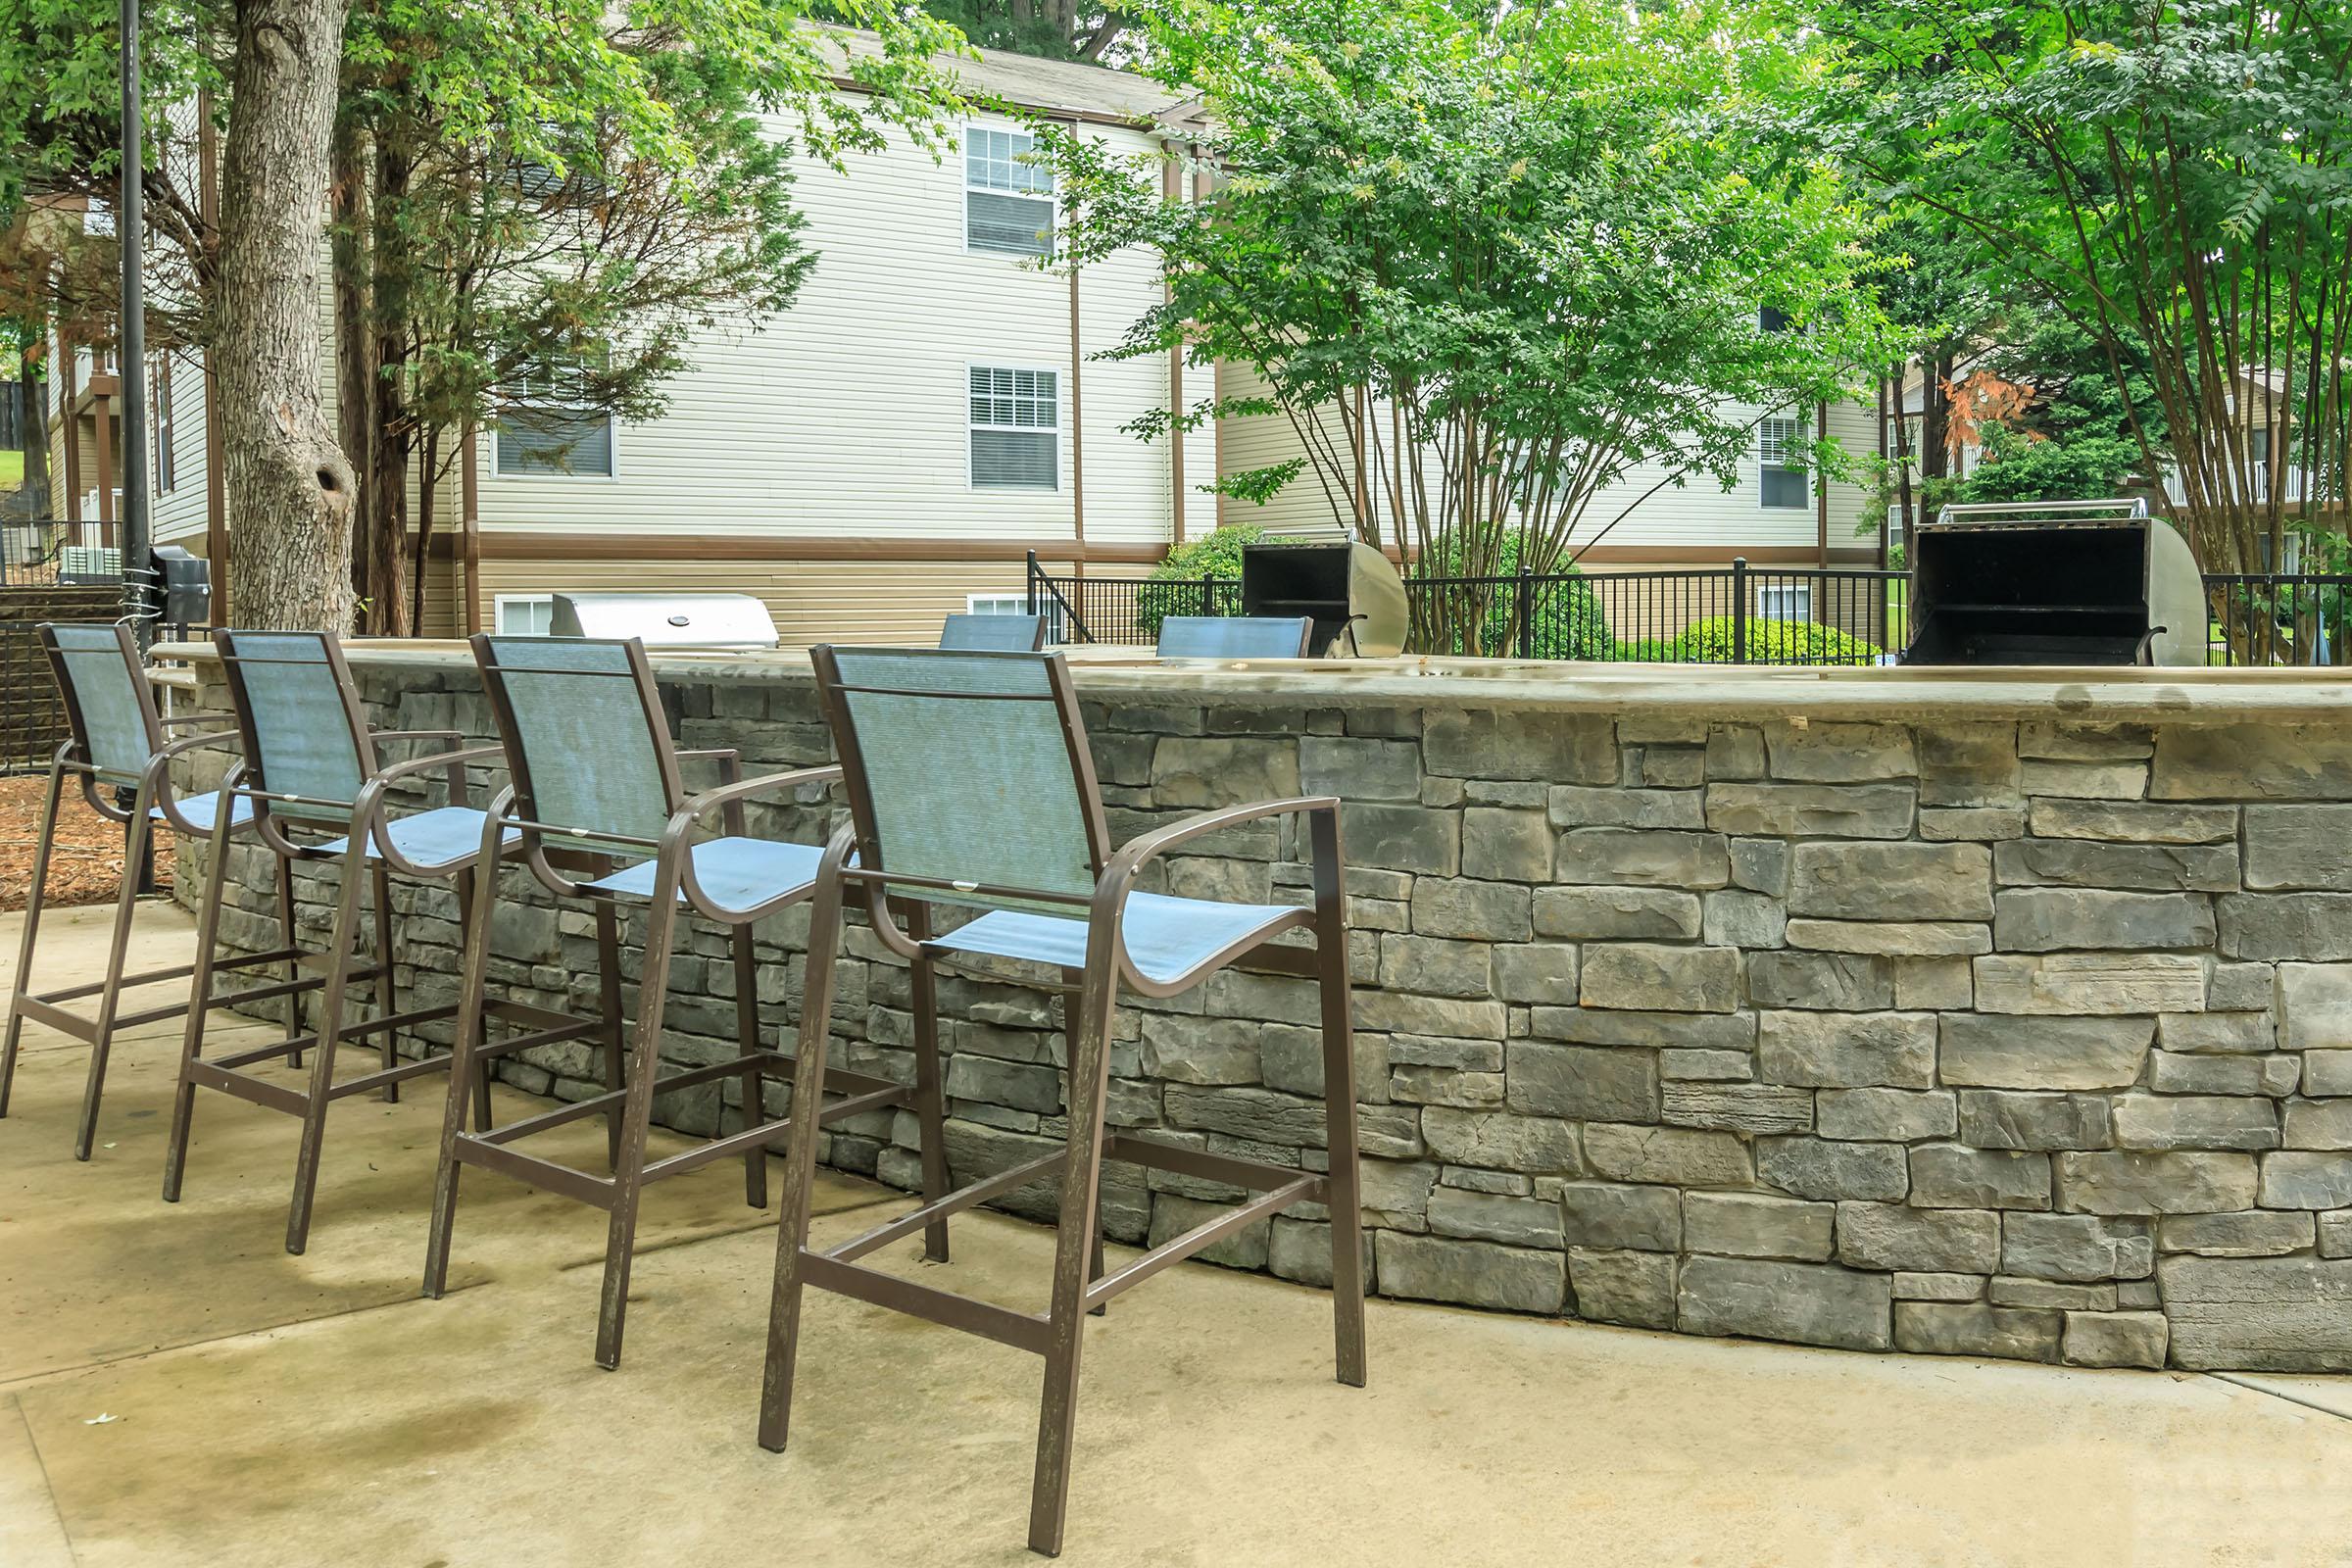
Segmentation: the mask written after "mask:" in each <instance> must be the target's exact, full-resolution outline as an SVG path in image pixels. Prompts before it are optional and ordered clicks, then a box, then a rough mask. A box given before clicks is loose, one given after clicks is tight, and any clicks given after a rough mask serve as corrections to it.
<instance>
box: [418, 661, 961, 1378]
mask: <svg viewBox="0 0 2352 1568" xmlns="http://www.w3.org/2000/svg"><path fill="white" fill-rule="evenodd" d="M473 654H474V659H475V662H477V663H478V664H479V665H480V666H481V672H482V685H483V687H484V689H485V690H486V691H487V692H488V694H489V697H490V705H491V709H492V711H493V712H495V713H496V715H497V718H498V727H499V733H500V734H501V735H503V736H504V737H505V738H506V743H507V755H508V758H509V759H510V765H511V768H512V776H513V778H514V785H513V788H512V789H510V790H509V791H508V792H506V793H505V794H502V795H501V796H500V797H499V799H498V800H497V802H496V803H494V804H493V806H492V807H491V809H490V813H489V816H488V817H487V818H486V819H485V820H484V822H483V823H482V826H481V829H480V832H481V843H482V846H483V848H484V850H485V852H486V851H487V850H488V848H489V846H490V844H491V842H492V836H493V835H494V834H502V833H503V834H515V835H518V836H519V838H520V842H521V858H522V860H523V863H524V864H526V865H527V866H529V868H530V870H531V874H532V875H533V876H534V877H536V878H537V879H538V881H539V883H540V885H541V886H543V887H545V888H547V889H548V890H549V891H551V892H553V893H555V894H556V895H558V896H559V897H562V898H567V899H583V900H586V901H587V902H588V903H589V904H590V905H591V907H593V908H594V910H595V915H596V948H597V967H598V980H599V985H600V990H601V995H602V999H603V1017H602V1018H601V1019H600V1021H599V1022H600V1029H601V1032H602V1038H603V1040H604V1041H605V1045H606V1084H607V1089H606V1092H605V1093H604V1094H601V1095H596V1096H591V1097H590V1098H588V1099H585V1100H580V1101H576V1102H573V1103H569V1104H565V1105H561V1106H559V1107H557V1108H556V1109H554V1110H550V1111H545V1112H542V1113H541V1114H539V1115H535V1116H531V1117H527V1118H525V1119H524V1120H521V1121H516V1122H510V1123H509V1124H508V1125H506V1126H504V1127H501V1128H499V1129H497V1130H496V1131H495V1132H490V1131H483V1132H476V1133H471V1134H468V1133H467V1132H466V1130H465V1124H466V1096H467V1094H468V1093H469V1092H471V1084H472V1079H471V1075H470V1074H468V1073H467V1072H466V1071H464V1070H460V1071H458V1072H455V1073H453V1074H451V1077H450V1089H449V1104H448V1108H447V1111H446V1114H445V1115H444V1117H443V1121H442V1131H441V1165H440V1173H439V1177H438V1179H437V1181H436V1183H435V1186H434V1192H433V1221H432V1235H431V1241H430V1244H429V1247H428V1250H427V1254H426V1260H425V1270H424V1294H425V1295H427V1296H434V1297H437V1296H439V1295H441V1293H442V1291H443V1290H444V1289H445V1287H446V1285H447V1283H448V1275H449V1248H450V1234H451V1229H452V1225H453V1222H454V1220H455V1217H456V1212H457V1202H458V1175H459V1171H460V1168H461V1167H462V1166H466V1165H473V1166H478V1167H480V1168H481V1169H484V1170H491V1171H497V1172H499V1173H501V1174H502V1175H507V1176H512V1177H515V1178H516V1179H517V1180H520V1181H524V1182H527V1183H529V1184H530V1185H532V1186H534V1187H537V1188H540V1189H542V1190H544V1191H547V1192H552V1193H558V1194H561V1195H562V1196H564V1197H565V1198H570V1199H574V1200H576V1201H580V1202H583V1203H587V1204H589V1205H591V1206H592V1207H596V1208H601V1209H603V1210H605V1211H606V1213H607V1214H608V1215H609V1216H610V1221H609V1225H608V1230H607V1239H606V1247H605V1280H604V1293H603V1298H602V1301H601V1304H600V1306H599V1308H598V1312H597V1330H596V1359H597V1363H598V1364H599V1365H600V1366H605V1367H614V1366H617V1365H618V1364H619V1362H620V1345H621V1331H622V1328H623V1326H624V1323H625V1319H626V1315H627V1311H628V1293H629V1266H630V1262H631V1258H632V1256H633V1253H634V1251H635V1248H636V1232H637V1210H638V1202H639V1199H640V1197H641V1196H642V1194H643V1193H644V1190H645V1188H646V1186H647V1185H648V1184H650V1183H652V1182H657V1181H660V1180H662V1178H663V1177H666V1176H678V1175H683V1174H685V1173H686V1172H687V1171H690V1170H697V1169H700V1168H701V1167H702V1166H704V1165H708V1164H710V1163H711V1162H712V1161H713V1160H718V1159H723V1158H725V1157H727V1156H728V1155H731V1154H740V1155H741V1156H742V1157H743V1162H744V1199H745V1201H747V1202H748V1203H750V1204H751V1205H752V1206H753V1207H755V1208H764V1207H765V1206H766V1205H767V1156H766V1151H767V1149H768V1148H769V1147H770V1146H771V1145H774V1144H777V1143H780V1142H781V1141H782V1140H783V1137H784V1134H785V1131H786V1129H787V1128H788V1127H790V1126H793V1125H797V1124H806V1125H808V1126H809V1127H811V1128H813V1127H815V1126H817V1125H818V1124H819V1122H820V1121H821V1122H824V1123H833V1122H838V1121H841V1120H843V1119H844V1118H847V1117H850V1116H856V1115H858V1114H860V1113H861V1112H865V1111H869V1110H879V1109H882V1108H885V1107H900V1106H905V1107H909V1108H912V1109H913V1110H914V1111H915V1112H916V1115H917V1117H918V1119H919V1121H920V1123H921V1126H922V1129H923V1140H924V1170H925V1172H926V1174H929V1173H932V1172H933V1171H935V1170H936V1172H937V1174H938V1176H939V1179H940V1181H941V1182H942V1184H943V1186H942V1188H941V1191H944V1182H945V1177H946V1160H945V1155H944V1153H942V1152H940V1151H941V1150H942V1148H943V1146H942V1145H941V1143H940V1119H941V1111H940V1098H939V1060H938V1052H937V1047H936V1043H935V1042H934V1041H931V1040H929V1039H927V1038H926V1039H925V1040H923V1041H920V1042H918V1043H917V1048H916V1062H917V1066H916V1082H915V1084H914V1085H913V1087H912V1088H911V1089H909V1088H907V1087H904V1086H902V1085H900V1084H898V1083H895V1082H893V1081H891V1080H890V1079H887V1078H878V1077H873V1076H869V1075H867V1074H864V1073H856V1072H846V1071H840V1070H836V1071H832V1072H825V1071H823V1070H822V1069H821V1067H820V1068H819V1069H818V1075H817V1076H816V1077H813V1078H812V1077H808V1076H802V1077H800V1078H798V1080H797V1083H799V1084H808V1083H822V1084H823V1086H824V1088H825V1090H826V1091H827V1092H830V1093H837V1094H841V1095H843V1096H845V1097H846V1098H845V1099H843V1100H841V1101H840V1102H838V1103H834V1104H831V1105H827V1106H825V1107H824V1108H823V1110H822V1111H821V1113H819V1114H818V1115H815V1116H799V1115H797V1114H796V1116H794V1117H793V1118H790V1119H782V1118H779V1119H776V1120H769V1119H767V1117H766V1114H765V1111H764V1108H763V1099H764V1096H763V1081H764V1080H765V1079H768V1078H774V1079H778V1080H781V1081H785V1082H795V1069H794V1064H793V1060H792V1058H791V1057H790V1056H787V1055H785V1054H783V1053H781V1052H778V1051H772V1050H764V1049H762V1048H761V1047H760V1040H759V1031H760V1013H759V1000H758V995H757V976H756V973H755V970H754V965H753V953H752V926H753V924H754V922H756V921H758V920H760V919H763V918H765V917H766V916H768V915H770V914H773V913H775V912H777V911H778V910H781V909H784V908H787V907H791V906H793V905H795V904H799V903H801V902H802V901H803V900H805V899H807V898H808V897H809V889H810V886H811V883H812V881H813V878H814V876H815V873H816V863H817V860H818V858H819V857H820V852H819V851H818V850H817V849H816V848H815V847H814V846H813V845H807V844H791V843H782V842H777V841H774V840H770V839H760V838H752V837H749V836H747V835H746V833H745V830H744V809H743V808H744V803H745V802H746V801H750V800H754V799H757V798H759V797H761V796H773V795H779V794H786V793H789V792H791V791H793V790H797V789H800V788H801V787H803V786H805V785H812V784H829V783H831V782H833V781H834V780H835V779H838V778H839V777H840V776H841V770H840V769H839V768H834V767H811V768H802V769H799V770H797V771H794V772H789V773H777V774H771V775H769V776H768V777H765V778H756V779H745V778H744V777H743V776H742V762H741V759H740V758H739V757H738V755H737V754H736V753H735V752H734V751H732V750H729V749H715V750H708V751H688V752H680V751H677V750H675V749H673V748H672V746H671V745H670V739H669V725H668V721H667V719H666V718H665V717H664V715H663V713H662V700H661V694H660V692H659V691H658V689H657V688H656V686H655V684H654V676H653V670H652V667H651V666H650V665H649V664H648V663H647V662H646V657H645V648H644V645H643V644H642V643H640V642H638V641H637V640H636V639H634V638H631V639H629V640H627V641H625V642H620V641H600V640H592V639H585V638H573V637H564V638H547V637H493V636H488V635H479V636H476V637H475V638H474V639H473ZM684 759H703V760H711V761H714V762H715V763H716V764H717V767H718V770H719V777H720V780H721V782H720V784H719V787H718V788H716V789H712V790H708V791H705V792H704V793H702V794H700V795H693V796H689V795H688V794H687V793H686V791H685V788H684V786H683V784H682V783H681V781H680V776H679V770H678V763H679V761H680V760H684ZM713 816H715V817H716V818H717V821H718V826H719V830H720V835H721V836H719V837H716V838H711V839H705V840H703V841H702V842H699V843H698V842H696V839H697V837H698V836H699V835H700V833H701V832H702V831H703V830H704V829H706V828H707V827H708V826H709V825H710V823H711V818H712V817H713ZM567 872H570V873H573V874H566V873H567ZM495 892H496V890H495V887H494V886H493V883H492V879H490V878H487V877H485V878H483V879H482V882H481V884H480V885H479V886H478V887H477V888H476V889H475V891H474V898H475V901H476V902H475V905H474V909H473V915H472V923H473V929H474V930H476V931H484V930H487V929H488V926H489V919H490V911H491V908H492V907H493V901H494V897H495ZM624 903H627V904H636V903H643V904H646V905H647V906H648V908H647V912H646V932H645V965H644V970H643V973H642V974H641V976H640V977H639V986H638V1001H637V1018H636V1037H635V1041H634V1046H633V1050H632V1051H631V1053H630V1057H629V1067H628V1073H627V1077H626V1081H625V1084H624V1081H623V1078H622V1075H621V1071H620V1064H621V1031H622V1028H623V1019H622V1015H621V992H620V965H619V957H620V936H619V924H620V906H621V905H622V904H624ZM681 913H687V914H693V915H696V916H699V917H701V918H703V919H707V920H711V921H715V922H716V923H718V924H719V925H722V926H725V927H727V928H728V929H729V931H730V933H731V945H732V947H733V950H734V961H735V1009H736V1023H737V1029H738V1036H739V1040H738V1047H739V1049H738V1054H737V1055H736V1056H735V1057H734V1058H733V1059H731V1060H728V1061H722V1062H715V1063H711V1064H709V1065H705V1066H699V1067H693V1068H689V1069H686V1070H684V1071H678V1072H671V1073H666V1074H665V1073H663V1072H662V1070H661V1065H662V1012H663V1009H664V1006H665V1004H666V1001H667V997H666V993H667V990H668V981H669V965H670V945H671V941H672V938H673V936H674V935H675V932H676V928H677V924H678V917H679V915H680V914H681ZM486 965H487V955H486V951H485V945H484V944H483V943H481V942H479V941H476V942H473V943H471V944H469V945H468V947H467V948H466V976H465V980H464V983H463V987H462V989H461V991H460V993H459V995H460V1002H461V1006H462V1007H463V1009H464V1010H463V1011H462V1012H461V1014H460V1017H459V1024H458V1044H457V1050H458V1054H459V1055H460V1057H461V1058H470V1056H471V1055H472V1054H474V1053H476V1052H478V1051H481V1050H482V1049H484V1048H483V1046H482V1044H481V1042H482V1028H481V1013H482V1011H483V1002H482V996H483V986H484V983H485V979H486ZM729 1078H733V1079H735V1080H737V1081H738V1083H739V1084H740V1085H741V1093H742V1097H743V1126H742V1127H741V1128H740V1129H739V1130H737V1131H735V1132H733V1133H722V1134H721V1135H720V1136H716V1137H713V1138H711V1139H710V1140H709V1141H707V1142H705V1143H703V1144H701V1145H699V1146H697V1147H695V1148H693V1149H689V1150H687V1151H685V1152H680V1153H675V1154H669V1155H666V1156H664V1157H662V1158H661V1159H655V1160H650V1161H649V1160H648V1159H647V1158H646V1147H645V1146H646V1136H647V1131H648V1129H649V1127H650V1126H651V1124H652V1120H653V1107H654V1102H655V1101H656V1100H658V1099H660V1098H661V1097H662V1095H664V1094H667V1093H670V1092H672V1091H675V1090H679V1089H687V1088H691V1087H693V1086H695V1085H698V1084H705V1083H713V1082H722V1081H724V1080H726V1079H729ZM803 1107H804V1102H803V1101H802V1099H801V1098H800V1096H799V1094H798V1093H797V1089H796V1093H795V1095H794V1099H793V1106H792V1108H793V1110H794V1111H795V1112H796V1113H797V1112H799V1111H800V1110H801V1109H802V1108H803ZM599 1113H601V1114H603V1115H604V1117H605V1118H606V1157H607V1161H608V1164H609V1173H608V1174H605V1175H598V1174H595V1173H592V1172H590V1171H584V1170H581V1169H579V1168H577V1167H576V1166H572V1165H567V1164H564V1163H562V1162H560V1161H558V1160H555V1159H551V1158H548V1157H545V1156H543V1155H539V1154H534V1153H528V1152H524V1151H522V1150H521V1149H519V1148H517V1147H516V1145H517V1144H519V1143H520V1142H521V1141H522V1140H523V1139H526V1138H528V1137H530V1136H531V1135H533V1134H534V1133H540V1132H545V1131H547V1130H548V1129H550V1128H555V1127H561V1126H564V1124H566V1123H569V1122H574V1121H578V1120H581V1119H583V1118H585V1117H589V1116H594V1115H597V1114H599ZM933 1196H936V1195H935V1194H934V1195H933ZM943 1240H944V1238H943Z"/></svg>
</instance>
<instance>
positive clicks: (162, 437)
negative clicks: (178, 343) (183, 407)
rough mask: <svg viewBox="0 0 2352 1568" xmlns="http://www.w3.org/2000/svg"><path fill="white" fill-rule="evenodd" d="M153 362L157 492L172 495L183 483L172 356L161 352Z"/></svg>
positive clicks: (160, 494)
mask: <svg viewBox="0 0 2352 1568" xmlns="http://www.w3.org/2000/svg"><path fill="white" fill-rule="evenodd" d="M150 365H151V368H150V370H149V372H148V382H149V384H150V385H151V386H153V387H154V389H155V390H154V394H153V396H154V399H155V493H156V494H157V495H159V496H168V495H170V494H171V493H172V490H173V488H174V487H175V486H177V484H178V483H179V477H178V475H177V474H176V473H175V472H174V471H173V470H174V469H175V468H176V466H177V465H176V464H175V463H173V461H172V444H173V443H172V360H171V357H170V356H169V355H163V354H159V355H157V356H156V357H155V359H154V360H153V361H151V362H150Z"/></svg>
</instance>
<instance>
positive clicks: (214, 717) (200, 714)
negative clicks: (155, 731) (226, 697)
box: [162, 708, 237, 729]
mask: <svg viewBox="0 0 2352 1568" xmlns="http://www.w3.org/2000/svg"><path fill="white" fill-rule="evenodd" d="M162 718H163V725H164V728H166V729H170V728H171V727H172V725H174V724H216V723H218V724H233V723H235V722H236V721H237V715H236V714H234V713H224V712H222V711H221V710H219V709H217V708H192V709H190V710H188V711H186V712H184V713H165V714H163V715H162Z"/></svg>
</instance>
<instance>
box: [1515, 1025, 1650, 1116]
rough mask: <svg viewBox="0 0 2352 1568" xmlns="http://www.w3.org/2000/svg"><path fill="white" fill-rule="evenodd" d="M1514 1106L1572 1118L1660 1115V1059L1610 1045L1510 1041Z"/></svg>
mask: <svg viewBox="0 0 2352 1568" xmlns="http://www.w3.org/2000/svg"><path fill="white" fill-rule="evenodd" d="M1504 1061H1505V1066H1504V1072H1505V1075H1506V1077H1507V1081H1508V1090H1507V1099H1508V1101H1509V1103H1510V1107H1511V1108H1512V1109H1513V1110H1515V1111H1519V1112H1522V1113H1524V1114H1527V1115H1533V1116H1564V1117H1567V1118H1568V1119H1570V1120H1572V1121H1627V1122H1640V1121H1655V1120H1657V1117H1658V1061H1657V1057H1656V1056H1655V1055H1654V1054H1651V1053H1649V1052H1646V1051H1626V1050H1620V1049H1618V1048H1615V1047H1610V1046H1555V1045H1550V1044H1547V1043H1544V1042H1542V1041H1535V1040H1514V1041H1512V1042H1510V1044H1509V1046H1508V1048H1507V1051H1506V1054H1505V1057H1504Z"/></svg>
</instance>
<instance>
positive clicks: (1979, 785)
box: [1919, 723, 2018, 806]
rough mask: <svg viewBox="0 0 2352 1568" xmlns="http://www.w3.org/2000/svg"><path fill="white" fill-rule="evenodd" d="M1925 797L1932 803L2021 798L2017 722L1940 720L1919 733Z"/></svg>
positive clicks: (1921, 794) (1997, 803)
mask: <svg viewBox="0 0 2352 1568" xmlns="http://www.w3.org/2000/svg"><path fill="white" fill-rule="evenodd" d="M1919 764H1920V767H1919V773H1920V777H1919V798H1920V801H1921V803H1922V804H1923V805H1927V806H2011V805H2014V804H2016V802H2017V799H2018V793H2017V785H2018V755H2017V726H2016V725H2014V724H1949V723H1945V724H1936V725H1934V726H1931V727H1928V728H1924V729H1922V730H1921V731H1920V735H1919Z"/></svg>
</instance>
